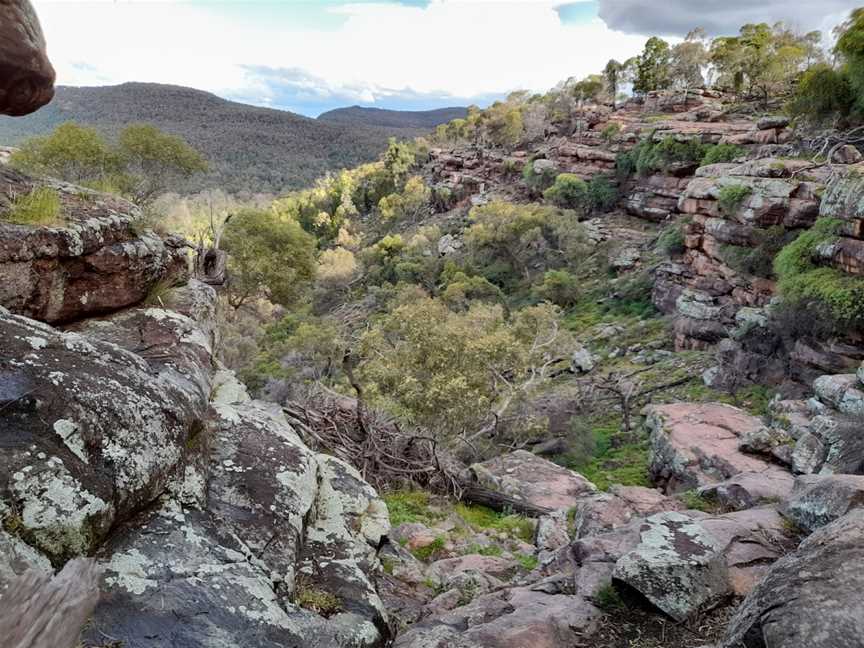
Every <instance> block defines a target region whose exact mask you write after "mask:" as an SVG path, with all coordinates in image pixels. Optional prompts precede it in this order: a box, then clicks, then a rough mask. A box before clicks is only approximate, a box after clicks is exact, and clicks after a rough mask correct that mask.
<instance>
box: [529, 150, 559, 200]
mask: <svg viewBox="0 0 864 648" xmlns="http://www.w3.org/2000/svg"><path fill="white" fill-rule="evenodd" d="M557 175H558V172H557V171H556V170H555V169H554V168H553V169H545V170H544V171H543V172H542V173H535V172H534V158H530V159H529V160H528V162H526V163H525V167H524V168H523V169H522V179H523V180H524V181H525V184H526V185H528V188H529V189H531V190H533V191H540V192H542V191H545V190H546V189H548V188H549V187H551V186H552V183H553V182H555V178H556V176H557Z"/></svg>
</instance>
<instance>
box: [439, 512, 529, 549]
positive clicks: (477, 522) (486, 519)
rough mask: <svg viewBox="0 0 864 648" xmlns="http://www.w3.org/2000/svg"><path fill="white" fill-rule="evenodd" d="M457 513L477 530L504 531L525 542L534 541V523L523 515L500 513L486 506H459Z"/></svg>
mask: <svg viewBox="0 0 864 648" xmlns="http://www.w3.org/2000/svg"><path fill="white" fill-rule="evenodd" d="M456 513H457V514H458V515H459V517H461V518H462V519H463V520H465V522H467V523H468V524H469V525H470V526H471V527H473V528H474V529H477V530H483V529H492V530H495V531H503V532H504V533H507V534H509V535H511V536H513V537H514V538H519V539H520V540H522V541H524V542H532V541H533V539H534V523H533V522H532V521H531V520H530V519H529V518H526V517H524V516H522V515H511V514H506V513H498V512H497V511H493V510H492V509H490V508H488V507H486V506H477V505H468V504H461V503H460V504H457V505H456Z"/></svg>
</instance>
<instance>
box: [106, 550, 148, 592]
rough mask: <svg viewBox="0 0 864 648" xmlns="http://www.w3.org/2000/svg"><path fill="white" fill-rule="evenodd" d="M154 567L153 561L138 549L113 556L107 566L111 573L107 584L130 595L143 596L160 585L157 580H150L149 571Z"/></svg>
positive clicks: (107, 577) (107, 578)
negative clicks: (119, 588)
mask: <svg viewBox="0 0 864 648" xmlns="http://www.w3.org/2000/svg"><path fill="white" fill-rule="evenodd" d="M152 566H153V561H152V560H150V559H149V558H148V557H147V556H145V555H144V554H142V553H141V552H140V551H138V549H130V550H129V551H126V552H123V553H115V554H114V555H113V556H111V560H110V562H109V563H108V564H107V565H105V567H106V570H107V571H108V572H109V575H108V576H106V577H105V584H106V585H108V586H116V587H121V588H123V589H124V590H126V591H127V592H129V593H130V594H136V595H141V594H143V593H144V592H146V591H147V590H148V589H150V588H151V587H152V588H155V587H156V586H157V585H158V582H157V581H156V580H154V579H152V578H150V574H149V572H148V571H147V570H148V569H149V568H151V567H152Z"/></svg>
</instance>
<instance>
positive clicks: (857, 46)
mask: <svg viewBox="0 0 864 648" xmlns="http://www.w3.org/2000/svg"><path fill="white" fill-rule="evenodd" d="M838 35H839V37H838V39H837V44H836V46H835V48H834V53H835V54H836V55H837V56H839V57H841V58H842V59H843V60H844V61H845V62H846V66H845V68H844V72H845V76H846V78H847V79H848V84H849V87H850V88H851V91H852V96H853V98H854V102H855V105H854V111H855V112H856V113H857V115H858V116H860V115H862V114H864V99H862V93H864V8H861V7H858V8H856V9H853V10H852V12H851V13H850V14H849V19H848V20H847V21H846V22H845V23H843V25H841V26H840V28H839V29H838ZM825 80H826V79H822V81H823V84H824V81H825ZM832 94H835V101H836V100H837V98H839V99H840V100H841V101H842V100H843V99H844V98H845V90H844V89H842V88H838V89H835V90H834V91H833V92H832ZM837 95H839V97H838V96H837Z"/></svg>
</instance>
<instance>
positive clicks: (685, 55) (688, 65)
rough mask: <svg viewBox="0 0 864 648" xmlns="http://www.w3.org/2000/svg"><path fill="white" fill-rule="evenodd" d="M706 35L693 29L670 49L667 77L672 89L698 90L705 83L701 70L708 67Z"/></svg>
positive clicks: (702, 31) (699, 30) (700, 30)
mask: <svg viewBox="0 0 864 648" xmlns="http://www.w3.org/2000/svg"><path fill="white" fill-rule="evenodd" d="M706 41H707V34H706V33H705V31H704V30H703V29H695V30H693V31H691V32H690V33H689V34H687V38H685V39H684V41H683V42H681V43H678V44H677V45H675V47H673V48H672V53H671V61H670V70H669V77H670V80H671V84H672V85H673V86H674V87H677V88H681V89H687V88H698V87H700V86H702V85H703V84H704V83H705V79H704V78H703V76H702V70H703V69H704V68H705V67H706V66H707V65H708V49H707V48H706V45H705V44H706Z"/></svg>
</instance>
